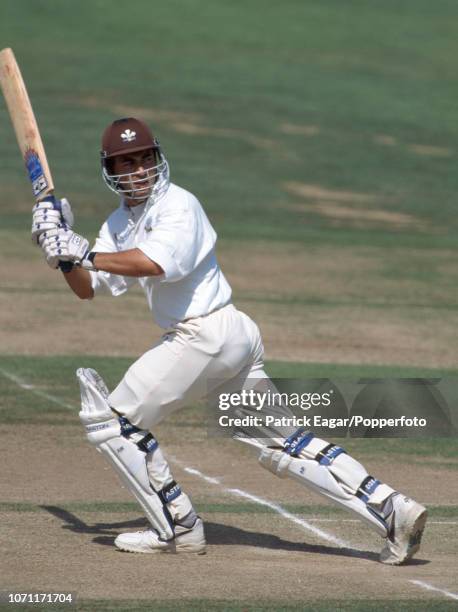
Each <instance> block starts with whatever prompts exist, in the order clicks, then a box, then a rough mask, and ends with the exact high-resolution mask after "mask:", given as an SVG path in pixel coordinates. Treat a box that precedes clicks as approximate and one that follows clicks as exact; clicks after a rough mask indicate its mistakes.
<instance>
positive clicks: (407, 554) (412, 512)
mask: <svg viewBox="0 0 458 612" xmlns="http://www.w3.org/2000/svg"><path fill="white" fill-rule="evenodd" d="M259 462H260V463H261V465H262V466H263V467H265V468H266V469H268V470H269V471H270V472H272V473H273V474H275V475H276V476H279V477H280V478H285V477H289V478H292V479H293V480H295V481H296V482H298V483H299V484H301V485H303V486H305V487H307V488H309V489H312V490H314V491H316V492H317V493H320V494H321V495H323V496H324V497H326V498H327V499H329V500H331V501H333V502H335V503H337V504H338V505H340V506H341V507H343V508H344V509H346V510H348V511H350V512H352V513H354V514H355V515H356V516H357V517H358V518H359V519H360V520H362V521H364V522H365V523H366V524H367V525H368V526H369V527H370V528H371V529H373V530H374V531H376V532H377V533H378V534H379V535H380V536H382V537H383V538H385V545H384V547H383V549H382V552H381V554H380V560H381V561H382V562H383V563H387V564H391V565H399V564H400V563H403V562H404V561H406V560H407V559H410V558H411V557H412V556H413V555H414V554H415V553H416V552H417V551H418V549H419V547H420V540H421V536H422V533H423V529H424V526H425V523H426V518H427V511H426V509H425V508H424V507H423V506H421V505H420V504H418V503H417V502H415V501H414V500H412V499H409V498H407V497H405V496H404V495H402V494H400V493H398V492H397V491H395V490H394V489H393V488H391V487H390V486H388V485H387V484H384V483H382V482H380V481H379V480H378V479H377V478H375V477H373V476H371V475H369V474H368V473H367V471H366V469H365V468H364V467H363V466H362V465H361V464H360V463H359V462H358V461H356V460H355V459H353V457H351V456H350V455H348V454H347V453H346V452H345V450H344V449H343V448H342V447H340V446H338V445H335V444H329V443H328V442H326V441H325V440H322V439H320V438H317V437H315V436H314V435H313V434H312V433H311V432H307V431H304V430H298V431H297V432H295V433H294V434H293V435H291V436H290V437H289V438H287V439H286V440H285V441H284V443H283V446H282V448H278V447H277V448H275V447H274V448H272V447H263V448H261V452H260V455H259Z"/></svg>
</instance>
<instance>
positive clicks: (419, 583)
mask: <svg viewBox="0 0 458 612" xmlns="http://www.w3.org/2000/svg"><path fill="white" fill-rule="evenodd" d="M170 458H171V459H172V457H170ZM173 461H174V462H175V463H176V464H178V465H179V466H180V467H181V468H182V469H183V470H184V471H185V472H188V474H193V475H194V476H198V477H199V478H201V479H202V480H205V481H206V482H209V483H211V484H216V485H219V486H220V487H221V488H222V489H223V491H225V492H226V493H231V494H232V495H238V496H240V497H245V498H246V499H249V500H251V501H253V502H255V503H257V504H260V505H262V506H267V507H268V508H271V509H272V510H275V511H276V512H278V513H279V514H280V515H281V516H283V518H286V519H288V520H290V521H291V522H293V523H295V524H296V525H300V526H301V527H303V528H304V529H305V530H306V531H311V532H312V533H314V534H315V535H317V536H318V537H321V538H322V539H324V540H326V541H328V542H332V543H334V544H337V546H339V547H340V548H347V549H349V550H350V551H351V552H352V553H353V555H354V556H355V557H359V556H360V552H362V551H360V550H359V549H357V548H355V547H353V546H351V545H350V544H348V543H347V542H345V541H344V540H340V539H339V538H336V537H335V536H333V535H331V534H329V533H326V531H322V530H321V529H318V528H317V527H313V525H310V523H309V522H308V521H304V520H303V519H300V518H298V517H297V516H294V514H291V513H290V512H287V511H286V510H285V509H284V508H282V507H281V506H280V505H278V504H274V503H272V502H269V501H267V500H266V499H263V498H262V497H257V496H256V495H251V493H247V492H245V491H242V490H241V489H227V488H226V487H224V486H223V485H222V484H221V481H220V479H218V478H211V477H210V476H206V475H205V474H203V473H202V472H200V471H199V470H196V469H195V468H189V467H185V466H184V464H183V463H182V462H181V461H179V460H178V459H176V458H175V457H173ZM311 520H315V521H320V520H321V521H334V520H336V519H311ZM343 521H345V522H355V523H359V522H360V521H358V520H352V519H343ZM336 522H337V521H336ZM431 523H432V524H439V525H444V524H445V525H447V524H454V523H443V522H441V521H430V523H429V524H431ZM409 582H411V583H412V584H415V585H417V586H420V587H422V588H423V589H427V590H428V591H436V592H438V593H442V595H445V596H446V597H450V598H451V599H456V600H458V595H457V594H456V593H452V592H451V591H446V590H445V589H439V588H438V587H435V586H433V585H432V584H428V583H427V582H423V581H421V580H409Z"/></svg>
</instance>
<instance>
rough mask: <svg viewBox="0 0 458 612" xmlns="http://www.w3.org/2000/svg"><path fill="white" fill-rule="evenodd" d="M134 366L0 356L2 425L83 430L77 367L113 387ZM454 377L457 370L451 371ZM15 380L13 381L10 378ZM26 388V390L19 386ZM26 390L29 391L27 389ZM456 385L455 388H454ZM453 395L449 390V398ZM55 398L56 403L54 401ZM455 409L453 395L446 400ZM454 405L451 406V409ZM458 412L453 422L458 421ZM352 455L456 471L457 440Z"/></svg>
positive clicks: (195, 418) (358, 444)
mask: <svg viewBox="0 0 458 612" xmlns="http://www.w3.org/2000/svg"><path fill="white" fill-rule="evenodd" d="M131 362H132V359H131V358H126V357H94V356H88V357H84V356H52V357H32V356H3V357H1V358H0V424H5V425H7V424H24V425H26V424H28V425H30V424H32V423H34V424H53V425H70V426H77V427H79V426H80V423H79V419H78V416H77V413H78V410H79V388H78V385H77V381H76V377H75V371H76V369H77V368H78V367H82V366H83V367H93V368H95V369H96V370H97V371H98V372H99V373H100V374H101V375H102V376H103V377H104V379H105V381H106V382H107V384H108V387H109V388H113V387H114V386H115V385H116V383H117V382H118V381H119V380H120V379H121V377H122V376H123V374H124V372H125V370H126V369H127V368H128V366H129V364H130V363H131ZM266 368H267V371H268V372H269V373H270V375H271V376H272V377H275V378H279V379H280V378H296V379H305V378H311V379H313V378H327V377H330V378H337V379H339V378H340V379H345V378H346V379H349V378H353V379H360V378H365V377H371V376H376V377H390V376H391V377H396V378H397V377H418V376H425V377H428V376H430V377H441V376H444V375H446V374H447V372H444V371H437V370H434V369H421V368H399V367H394V366H392V367H383V366H356V365H355V366H351V365H344V366H342V365H333V364H306V363H287V362H268V363H267V364H266ZM448 374H455V377H454V378H450V379H449V380H452V381H455V380H456V372H452V371H450V372H448ZM11 375H12V376H14V377H16V380H11V379H10V378H8V376H11ZM21 385H22V387H21ZM24 386H25V387H28V388H24ZM455 387H456V384H455V385H453V387H452V392H453V389H454V388H455ZM450 393H451V392H450V391H449V394H450ZM50 396H51V397H52V398H54V401H53V400H52V399H50ZM447 399H448V402H449V404H450V405H451V406H452V405H453V399H454V398H453V397H452V396H451V395H450V397H448V396H447ZM452 407H453V406H452ZM204 411H205V407H204V406H203V405H196V406H191V407H189V408H187V409H186V410H184V411H180V412H179V413H177V414H175V415H172V416H171V417H170V418H169V419H168V420H167V423H170V424H172V425H174V426H175V427H200V428H202V427H204V424H203V423H204V421H203V419H204V420H205V416H204V415H205V412H204ZM456 416H457V415H456V410H455V411H453V412H452V422H454V423H455V422H456ZM343 444H344V446H345V448H346V450H347V451H348V452H350V453H351V454H356V455H361V456H364V457H371V456H380V455H383V454H389V455H390V456H400V457H403V459H404V460H405V461H407V462H411V463H415V462H420V463H421V462H423V461H424V458H425V457H426V456H429V457H431V458H433V459H434V461H436V463H437V467H443V468H447V469H457V467H458V465H457V464H456V462H455V461H454V460H455V459H456V456H457V450H458V449H457V445H458V439H456V438H447V439H443V438H442V439H441V438H412V439H409V438H407V439H401V438H397V439H396V438H391V439H355V438H347V439H345V442H344V443H343Z"/></svg>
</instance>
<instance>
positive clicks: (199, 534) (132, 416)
mask: <svg viewBox="0 0 458 612" xmlns="http://www.w3.org/2000/svg"><path fill="white" fill-rule="evenodd" d="M251 354H252V345H251V339H250V337H248V336H247V334H246V330H245V327H244V320H243V318H242V317H241V316H239V313H238V311H236V310H235V308H234V307H232V306H231V307H227V308H225V309H222V310H221V311H218V312H216V313H213V314H212V315H209V316H208V317H202V318H200V319H195V320H192V321H189V322H187V323H183V324H180V325H178V326H177V329H176V330H175V331H174V332H172V333H169V334H166V336H165V337H164V338H163V340H162V341H161V342H159V343H158V344H157V345H156V346H154V347H153V348H152V349H151V350H150V351H148V352H147V353H145V354H144V355H142V357H140V359H138V360H137V361H136V362H135V363H134V364H133V365H132V366H131V367H130V368H129V370H128V372H127V373H126V375H125V376H124V378H123V380H122V381H121V382H120V384H119V385H118V387H117V388H116V389H115V390H114V391H113V393H111V395H110V396H105V398H104V402H105V404H104V405H105V409H106V410H108V411H109V410H110V408H111V409H112V410H114V411H115V412H116V413H117V414H119V415H120V416H121V423H120V424H119V422H115V424H111V425H110V426H109V427H107V428H104V427H102V428H101V427H100V426H102V425H103V422H100V420H99V421H98V422H97V430H96V431H93V430H92V429H91V430H88V438H89V439H90V441H92V442H93V443H94V444H96V446H97V445H98V447H99V448H100V450H101V451H102V452H104V451H107V447H108V452H105V454H106V455H107V458H108V459H110V460H112V459H113V457H114V458H115V459H118V458H119V457H127V458H128V459H129V461H130V462H131V463H132V464H134V463H135V466H136V468H135V469H136V470H137V471H136V477H137V480H139V479H141V481H142V483H143V485H144V486H143V487H140V488H138V487H135V486H132V485H131V486H130V490H131V492H132V493H133V494H134V495H135V496H136V497H137V499H138V501H139V502H140V504H141V505H142V507H143V508H144V510H145V513H146V514H147V516H148V518H149V520H150V522H151V524H152V530H149V531H147V532H137V533H136V534H122V535H121V536H119V537H118V538H117V539H116V542H115V543H116V545H117V546H118V547H119V548H122V549H123V550H132V551H138V552H156V550H160V551H162V550H170V549H173V548H175V549H176V550H177V552H180V551H184V550H190V551H192V552H194V551H195V549H198V550H197V551H199V549H200V548H201V546H202V545H203V546H204V545H205V540H204V536H203V527H202V523H201V521H200V519H199V518H198V517H197V516H196V514H195V512H194V510H193V509H192V506H191V504H190V502H189V498H188V497H187V496H186V495H185V494H184V493H182V492H181V491H180V490H179V489H178V491H180V494H179V495H178V496H177V497H175V493H176V490H175V488H174V484H173V482H174V481H173V478H172V475H171V473H170V468H169V466H168V464H167V462H166V460H165V458H164V457H163V455H162V452H161V450H160V448H158V447H157V442H156V441H155V439H154V437H153V436H152V434H148V433H147V432H148V431H149V430H150V429H151V428H152V427H154V425H156V424H157V423H159V422H161V421H162V420H163V419H164V418H166V416H167V415H169V414H170V413H171V412H173V411H175V410H177V409H179V408H181V407H183V406H184V405H187V404H190V403H192V402H193V401H196V400H198V399H200V398H202V397H203V396H204V395H206V393H207V392H208V390H209V388H211V386H212V384H216V383H214V382H212V381H220V380H221V379H226V378H230V377H233V376H234V375H235V374H236V373H237V372H238V371H239V370H240V369H241V368H243V367H244V366H245V364H246V362H247V361H248V360H250V356H251ZM84 372H86V373H87V372H88V371H87V370H85V371H84ZM86 378H87V376H86ZM80 381H81V379H80ZM87 386H88V383H87V381H85V387H87ZM85 392H86V393H87V391H85ZM99 395H100V393H99ZM105 395H106V394H105ZM85 403H86V404H91V403H93V400H91V401H87V400H86V402H85V400H84V399H83V405H84V404H85ZM88 426H89V427H90V424H89V425H88ZM107 435H109V436H110V438H109V442H107V440H106V439H105V437H106V436H107ZM100 437H102V438H103V440H102V442H100V441H99V438H100ZM91 438H93V439H91ZM126 442H127V443H126ZM139 446H140V448H138V447H139ZM145 446H146V447H145ZM119 447H122V448H123V449H125V448H127V450H128V452H126V451H125V450H123V451H122V453H121V454H120V455H119V454H118V455H117V454H116V451H117V449H118V448H119ZM145 451H147V452H146V455H145ZM118 453H119V451H118ZM112 463H113V461H112ZM114 467H115V469H116V462H115V463H114ZM145 470H146V476H147V479H148V483H146V484H145ZM117 471H118V472H119V470H117ZM127 471H129V466H127ZM130 472H132V469H131V470H130ZM121 476H123V473H121ZM124 476H125V474H124ZM124 479H125V478H124ZM151 488H152V490H153V491H154V492H157V494H158V495H156V497H154V496H153V498H152V497H151V491H150V490H148V489H151ZM145 490H147V493H148V496H147V498H146V501H145V495H144V493H145ZM157 497H159V498H160V501H161V502H162V507H163V508H164V514H165V515H166V517H168V518H169V519H170V520H169V529H167V525H166V524H163V517H162V515H161V513H160V510H161V508H160V507H159V506H158V504H157V499H156V498H157ZM158 513H159V519H160V520H159V524H158ZM193 521H194V522H193ZM161 530H162V531H161ZM161 533H162V535H161ZM164 540H165V541H167V544H164V543H163V541H164Z"/></svg>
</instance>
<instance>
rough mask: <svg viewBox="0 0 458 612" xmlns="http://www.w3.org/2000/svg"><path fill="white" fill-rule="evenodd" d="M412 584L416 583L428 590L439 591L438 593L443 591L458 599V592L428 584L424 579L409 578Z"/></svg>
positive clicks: (451, 597)
mask: <svg viewBox="0 0 458 612" xmlns="http://www.w3.org/2000/svg"><path fill="white" fill-rule="evenodd" d="M409 582H411V583H412V584H416V585H418V586H420V587H422V588H423V589H426V590H427V591H437V592H438V593H442V595H445V596H446V597H450V599H456V600H458V595H457V594H456V593H452V592H451V591H446V590H445V589H439V587H435V586H433V585H432V584H428V583H427V582H423V580H409Z"/></svg>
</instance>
